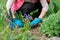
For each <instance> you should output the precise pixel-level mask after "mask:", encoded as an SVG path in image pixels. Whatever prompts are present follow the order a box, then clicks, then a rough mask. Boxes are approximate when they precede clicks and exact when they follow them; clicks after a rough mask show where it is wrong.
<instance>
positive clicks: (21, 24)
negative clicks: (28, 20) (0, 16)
mask: <svg viewBox="0 0 60 40" xmlns="http://www.w3.org/2000/svg"><path fill="white" fill-rule="evenodd" d="M13 22H14V23H15V24H16V25H17V26H19V27H23V25H24V24H23V23H22V22H21V21H20V20H18V19H16V18H13Z"/></svg>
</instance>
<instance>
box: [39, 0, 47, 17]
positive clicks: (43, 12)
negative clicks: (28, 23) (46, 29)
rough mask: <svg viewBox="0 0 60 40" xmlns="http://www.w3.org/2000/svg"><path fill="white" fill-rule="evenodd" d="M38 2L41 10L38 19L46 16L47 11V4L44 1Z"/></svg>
mask: <svg viewBox="0 0 60 40" xmlns="http://www.w3.org/2000/svg"><path fill="white" fill-rule="evenodd" d="M40 2H41V5H42V7H43V8H42V11H41V14H40V15H39V18H43V16H44V15H45V14H46V12H47V10H48V3H47V1H46V0H40Z"/></svg>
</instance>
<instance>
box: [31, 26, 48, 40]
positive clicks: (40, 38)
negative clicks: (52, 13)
mask: <svg viewBox="0 0 60 40" xmlns="http://www.w3.org/2000/svg"><path fill="white" fill-rule="evenodd" d="M39 28H40V26H37V27H35V28H33V29H31V30H30V31H31V34H32V35H36V36H37V38H36V40H48V38H47V37H46V36H45V35H43V34H42V33H40V32H39Z"/></svg>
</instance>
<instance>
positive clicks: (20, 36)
mask: <svg viewBox="0 0 60 40" xmlns="http://www.w3.org/2000/svg"><path fill="white" fill-rule="evenodd" d="M24 23H25V24H24V28H19V29H16V28H15V29H14V30H12V31H11V30H10V29H9V26H6V28H5V29H4V30H3V31H2V32H1V33H2V34H1V35H0V40H35V38H36V36H35V35H31V33H30V25H29V23H30V22H29V21H25V22H24ZM18 31H19V32H18Z"/></svg>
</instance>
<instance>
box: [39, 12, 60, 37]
mask: <svg viewBox="0 0 60 40" xmlns="http://www.w3.org/2000/svg"><path fill="white" fill-rule="evenodd" d="M40 32H42V33H43V34H45V35H47V36H48V37H52V36H60V35H59V34H60V11H58V12H57V13H56V14H52V15H50V16H49V17H47V18H46V19H44V20H43V23H42V25H41V27H40Z"/></svg>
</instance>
